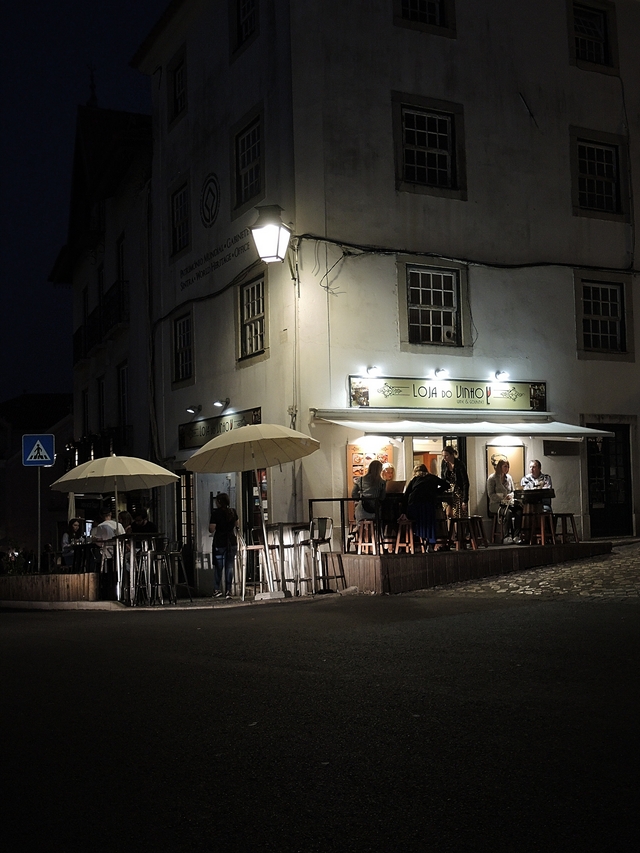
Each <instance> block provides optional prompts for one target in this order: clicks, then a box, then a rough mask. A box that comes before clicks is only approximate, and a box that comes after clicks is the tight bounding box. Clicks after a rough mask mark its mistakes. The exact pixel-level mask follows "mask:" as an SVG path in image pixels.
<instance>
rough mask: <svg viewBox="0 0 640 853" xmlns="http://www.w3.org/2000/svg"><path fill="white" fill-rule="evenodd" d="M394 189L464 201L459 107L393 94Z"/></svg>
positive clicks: (464, 184)
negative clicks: (395, 187)
mask: <svg viewBox="0 0 640 853" xmlns="http://www.w3.org/2000/svg"><path fill="white" fill-rule="evenodd" d="M392 97H393V102H394V138H395V147H396V186H397V189H399V190H401V191H405V192H424V193H427V194H432V195H441V196H446V197H448V198H458V199H462V200H464V199H466V197H467V195H466V169H465V156H464V127H463V110H462V106H461V105H460V104H452V103H448V102H445V101H436V100H433V99H427V98H418V97H412V96H410V95H403V94H401V93H398V92H394V93H393V96H392Z"/></svg>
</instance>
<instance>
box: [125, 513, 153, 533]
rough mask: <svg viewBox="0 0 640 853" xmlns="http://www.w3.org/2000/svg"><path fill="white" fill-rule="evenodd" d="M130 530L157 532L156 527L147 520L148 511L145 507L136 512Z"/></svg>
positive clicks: (133, 531) (135, 531)
mask: <svg viewBox="0 0 640 853" xmlns="http://www.w3.org/2000/svg"><path fill="white" fill-rule="evenodd" d="M131 532H132V533H149V534H150V535H151V534H154V533H157V532H158V528H157V526H156V525H155V524H154V523H153V521H149V513H148V512H147V511H146V509H139V510H138V511H137V512H136V514H135V516H134V519H133V523H132V525H131Z"/></svg>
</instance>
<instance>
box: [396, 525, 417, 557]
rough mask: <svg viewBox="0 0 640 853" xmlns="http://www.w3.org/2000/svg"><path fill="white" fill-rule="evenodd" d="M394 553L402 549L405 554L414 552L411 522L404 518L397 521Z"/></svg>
mask: <svg viewBox="0 0 640 853" xmlns="http://www.w3.org/2000/svg"><path fill="white" fill-rule="evenodd" d="M395 550H396V554H399V553H400V551H404V553H405V554H407V553H408V554H415V548H414V542H413V524H412V522H411V521H410V520H409V519H408V518H406V519H402V520H401V521H399V522H398V535H397V536H396V549H395Z"/></svg>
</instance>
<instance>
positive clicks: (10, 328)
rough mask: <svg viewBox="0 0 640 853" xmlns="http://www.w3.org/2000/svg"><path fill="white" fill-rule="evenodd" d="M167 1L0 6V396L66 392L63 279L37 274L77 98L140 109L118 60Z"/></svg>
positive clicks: (140, 93)
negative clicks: (0, 9)
mask: <svg viewBox="0 0 640 853" xmlns="http://www.w3.org/2000/svg"><path fill="white" fill-rule="evenodd" d="M167 5H168V0H108V2H106V3H100V2H93V1H92V0H22V2H21V3H11V4H8V5H6V7H5V10H4V14H3V31H4V32H3V36H4V38H3V44H2V51H0V53H1V55H2V59H1V62H2V69H1V73H2V81H3V85H2V93H1V95H0V98H1V105H2V137H1V139H2V143H1V144H2V155H3V156H2V158H1V162H2V165H1V169H2V173H1V175H0V187H1V192H2V205H1V210H2V220H1V228H0V233H1V237H0V252H1V258H2V264H1V269H2V279H1V284H0V287H1V290H0V297H1V300H2V302H1V304H2V309H3V310H2V325H1V327H0V358H1V362H0V363H1V365H2V367H1V370H0V402H2V401H4V400H7V399H10V398H12V397H16V396H18V395H19V394H22V393H23V392H27V393H32V394H37V393H53V392H71V390H72V368H71V335H72V331H73V330H72V317H71V290H70V288H66V287H59V286H54V285H52V284H50V283H49V282H48V281H47V279H48V276H49V273H50V272H51V269H52V267H53V264H54V261H55V259H56V256H57V254H58V251H59V250H60V248H61V247H62V246H63V244H64V243H65V242H66V236H67V223H68V216H69V197H70V191H71V166H72V160H73V145H74V137H75V122H76V109H77V107H78V105H80V104H85V103H86V102H87V100H88V98H89V92H90V90H89V65H93V66H94V68H95V80H96V90H97V97H98V106H100V107H105V108H107V109H118V110H130V111H133V112H146V113H148V112H150V94H149V93H150V87H149V81H148V79H147V78H146V77H144V76H143V75H142V74H140V73H139V72H137V71H134V70H133V69H132V68H130V67H129V61H130V59H131V57H132V56H133V54H134V53H135V51H136V49H137V48H138V46H139V45H140V43H141V42H142V41H143V39H144V38H145V36H146V35H147V34H148V32H149V31H150V30H151V28H152V27H153V25H154V24H155V22H156V21H157V20H158V18H159V17H160V15H161V14H162V12H163V11H164V9H165V8H166V6H167Z"/></svg>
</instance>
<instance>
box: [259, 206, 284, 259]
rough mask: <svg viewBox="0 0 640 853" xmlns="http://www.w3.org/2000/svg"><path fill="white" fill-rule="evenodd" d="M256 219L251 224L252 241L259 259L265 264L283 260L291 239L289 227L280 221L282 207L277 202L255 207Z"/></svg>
mask: <svg viewBox="0 0 640 853" xmlns="http://www.w3.org/2000/svg"><path fill="white" fill-rule="evenodd" d="M256 210H257V211H258V219H257V220H256V222H255V224H254V225H252V226H251V234H252V236H253V242H254V243H255V244H256V249H257V250H258V254H259V255H260V258H261V260H263V261H264V262H265V263H266V264H273V263H275V262H276V261H280V262H281V263H282V261H284V259H285V257H286V255H287V249H288V247H289V240H290V239H291V229H290V228H287V226H286V225H285V224H284V222H283V221H282V217H281V215H280V213H281V211H282V208H281V207H280V206H279V205H277V204H264V205H261V206H259V207H256Z"/></svg>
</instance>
